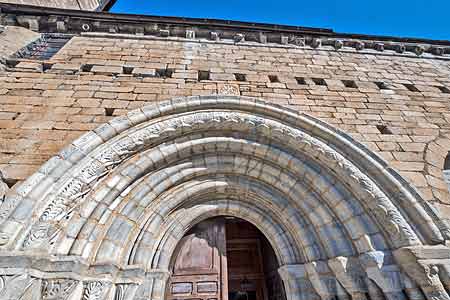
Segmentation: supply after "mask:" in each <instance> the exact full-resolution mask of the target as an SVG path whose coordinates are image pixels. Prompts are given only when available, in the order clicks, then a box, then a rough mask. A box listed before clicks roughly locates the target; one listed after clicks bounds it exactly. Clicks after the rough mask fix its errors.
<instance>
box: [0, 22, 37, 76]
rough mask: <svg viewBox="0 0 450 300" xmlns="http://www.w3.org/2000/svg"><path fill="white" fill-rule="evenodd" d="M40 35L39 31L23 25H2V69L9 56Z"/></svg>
mask: <svg viewBox="0 0 450 300" xmlns="http://www.w3.org/2000/svg"><path fill="white" fill-rule="evenodd" d="M39 37H40V34H39V33H36V32H33V31H30V30H27V29H25V28H23V27H16V26H4V27H3V26H0V69H3V68H4V63H5V60H6V59H7V58H9V57H10V56H12V55H13V54H14V53H16V52H17V51H18V50H20V49H22V48H24V47H25V46H27V45H28V44H29V43H31V42H33V41H35V40H37V39H38V38H39Z"/></svg>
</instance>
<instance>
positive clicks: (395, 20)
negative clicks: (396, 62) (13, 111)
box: [111, 0, 450, 40]
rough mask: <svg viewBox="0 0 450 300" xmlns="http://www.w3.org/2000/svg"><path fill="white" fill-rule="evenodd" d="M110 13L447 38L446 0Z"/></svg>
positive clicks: (142, 8)
mask: <svg viewBox="0 0 450 300" xmlns="http://www.w3.org/2000/svg"><path fill="white" fill-rule="evenodd" d="M111 11H112V12H120V13H132V14H147V15H160V16H178V17H197V18H215V19H227V20H239V21H249V22H263V23H274V24H286V25H297V26H310V27H323V28H330V29H333V30H334V31H336V32H345V33H363V34H377V35H393V36H399V37H419V38H431V39H447V40H450V14H449V12H450V1H449V0H428V1H426V0H347V1H343V0H307V1H303V0H277V1H269V0H247V1H245V0H227V1H220V0H209V1H208V0H191V1H189V0H184V1H181V0H171V1H169V0H134V1H133V0H117V3H116V4H115V5H114V7H113V8H112V9H111Z"/></svg>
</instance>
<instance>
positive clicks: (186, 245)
mask: <svg viewBox="0 0 450 300" xmlns="http://www.w3.org/2000/svg"><path fill="white" fill-rule="evenodd" d="M166 299H167V300H228V288H227V262H226V236H225V223H224V221H223V219H212V220H207V221H204V222H201V223H200V224H198V225H197V226H195V227H194V228H193V229H192V230H191V231H190V232H189V233H188V234H186V236H185V237H183V239H182V240H181V242H180V243H179V245H178V247H177V250H176V252H175V257H174V259H173V262H172V276H171V277H170V279H169V282H168V285H167V290H166Z"/></svg>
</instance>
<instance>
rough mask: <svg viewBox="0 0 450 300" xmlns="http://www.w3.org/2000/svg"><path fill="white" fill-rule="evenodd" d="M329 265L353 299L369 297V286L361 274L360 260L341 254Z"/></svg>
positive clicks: (362, 299)
mask: <svg viewBox="0 0 450 300" xmlns="http://www.w3.org/2000/svg"><path fill="white" fill-rule="evenodd" d="M328 266H329V268H330V269H331V270H332V271H333V273H334V276H335V277H336V279H337V280H338V281H339V283H340V284H341V285H342V286H343V287H344V289H345V290H346V291H347V293H348V294H350V296H351V298H352V300H366V299H367V296H366V295H367V292H368V291H367V286H366V284H365V281H364V279H363V277H362V276H360V274H362V268H361V265H360V264H359V261H357V260H356V259H351V258H348V257H343V256H340V257H336V258H333V259H331V260H329V261H328Z"/></svg>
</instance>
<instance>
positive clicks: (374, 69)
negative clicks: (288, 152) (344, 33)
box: [0, 36, 450, 218]
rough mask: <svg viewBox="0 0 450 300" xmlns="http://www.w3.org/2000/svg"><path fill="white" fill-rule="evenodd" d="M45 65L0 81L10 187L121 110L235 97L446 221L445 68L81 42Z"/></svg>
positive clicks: (227, 48)
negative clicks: (288, 122)
mask: <svg viewBox="0 0 450 300" xmlns="http://www.w3.org/2000/svg"><path fill="white" fill-rule="evenodd" d="M51 62H52V63H54V64H53V66H52V68H51V69H49V70H46V71H45V72H42V67H41V64H40V63H33V62H21V63H19V64H18V65H17V66H16V67H15V68H13V69H9V71H7V72H6V71H4V72H2V73H0V170H1V171H2V173H3V174H4V176H5V177H6V178H7V179H9V180H10V181H11V182H14V181H15V180H23V179H24V178H26V177H27V176H29V175H31V174H32V173H33V172H34V171H36V170H37V168H38V167H39V166H40V165H41V164H42V163H43V162H45V161H46V160H47V159H48V158H49V157H51V156H52V155H55V154H56V153H57V152H58V151H59V150H61V149H62V148H63V147H64V146H65V145H66V144H68V143H69V142H71V141H73V140H74V139H75V138H76V137H78V136H80V135H81V134H82V133H84V132H86V131H88V130H91V129H94V128H95V127H97V126H99V125H100V124H102V123H104V122H106V121H108V120H110V119H111V118H114V117H116V116H120V115H122V114H124V113H125V112H127V111H130V110H133V109H135V108H138V107H142V106H144V105H147V104H153V103H157V102H158V101H163V100H167V99H171V98H173V97H176V96H190V95H207V94H216V93H232V94H240V95H243V96H252V97H258V98H262V99H265V100H268V101H272V102H275V103H278V104H282V105H285V106H287V107H290V108H293V109H296V110H298V111H302V112H305V113H308V114H311V115H313V116H316V117H318V118H320V119H321V120H323V121H326V122H328V123H330V124H333V125H334V126H336V127H338V128H340V129H342V130H344V131H345V132H347V133H349V134H350V135H352V136H353V137H354V138H355V139H357V140H358V141H360V142H362V143H364V144H365V145H367V146H368V147H369V148H370V149H372V150H373V151H375V152H376V153H378V154H379V155H381V156H382V157H383V158H384V159H386V160H387V161H388V162H390V164H391V166H392V167H393V168H395V169H396V170H398V171H399V172H400V173H401V174H402V175H403V176H405V177H406V178H407V179H408V180H409V181H410V182H411V183H412V184H413V185H414V186H415V187H417V189H418V190H419V191H420V192H421V193H422V195H423V196H424V197H425V198H426V199H427V200H429V201H433V202H434V203H435V204H436V206H437V207H439V208H440V209H441V211H442V212H443V213H444V214H445V215H446V216H448V217H449V218H450V199H449V196H448V187H447V185H446V183H445V181H444V179H443V170H442V169H443V166H444V159H445V156H446V155H447V153H448V151H449V150H450V91H446V90H445V89H442V87H447V88H450V76H449V75H450V62H449V61H446V60H439V59H431V58H419V57H400V56H389V55H375V54H364V53H350V52H339V51H323V50H307V49H300V48H295V47H288V46H286V47H285V46H281V45H278V46H275V45H272V46H270V45H258V46H257V45H246V44H240V45H235V44H232V43H228V44H227V43H220V42H202V43H200V42H186V41H176V40H163V39H153V40H150V39H138V38H135V39H125V38H112V37H92V36H91V37H88V36H82V37H74V38H73V39H72V40H71V41H70V42H69V43H68V44H67V45H66V46H65V47H64V48H63V49H62V50H61V51H60V52H59V53H58V54H57V55H56V56H54V57H53V59H52V60H51ZM123 66H127V67H126V68H123ZM80 69H81V71H80ZM167 70H168V71H167ZM199 71H209V72H210V73H209V80H207V79H206V77H205V80H199ZM127 73H131V74H127ZM235 74H238V75H235ZM240 74H242V75H245V76H242V75H240ZM200 75H201V77H202V76H207V75H208V74H206V73H203V72H202V73H201V74H200ZM200 79H202V78H200ZM343 80H344V82H343ZM345 81H348V82H345ZM351 81H354V83H352V82H351ZM381 82H383V83H384V85H382V84H380V83H381ZM344 83H346V85H347V86H345V85H344ZM377 84H378V85H377ZM404 84H412V85H413V86H414V87H415V88H416V89H417V91H410V90H409V89H408V88H407V86H405V85H404ZM437 86H439V87H441V89H439V88H437Z"/></svg>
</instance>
